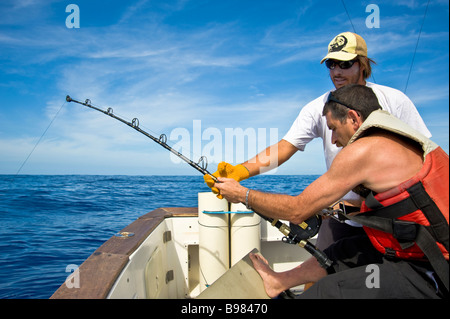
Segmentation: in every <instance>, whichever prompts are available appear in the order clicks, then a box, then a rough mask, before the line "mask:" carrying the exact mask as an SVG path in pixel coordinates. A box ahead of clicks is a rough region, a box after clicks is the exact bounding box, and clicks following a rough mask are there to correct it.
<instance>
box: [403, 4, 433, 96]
mask: <svg viewBox="0 0 450 319" xmlns="http://www.w3.org/2000/svg"><path fill="white" fill-rule="evenodd" d="M429 4H430V0H428V2H427V7H426V8H425V14H424V15H423V19H422V25H421V26H420V31H419V36H418V37H417V42H416V48H415V50H414V55H413V58H412V61H411V66H410V68H409V73H408V78H407V80H406V86H405V90H404V91H403V93H406V89H407V88H408V83H409V78H410V76H411V72H412V68H413V65H414V60H415V58H416V52H417V48H418V47H419V40H420V35H421V34H422V28H423V25H424V23H425V17H426V16H427V12H428V5H429Z"/></svg>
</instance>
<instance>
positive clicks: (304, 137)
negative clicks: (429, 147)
mask: <svg viewBox="0 0 450 319" xmlns="http://www.w3.org/2000/svg"><path fill="white" fill-rule="evenodd" d="M366 86H368V87H370V88H371V89H372V90H373V92H374V93H375V95H376V96H377V98H378V102H379V103H380V105H381V107H382V109H383V110H386V111H388V112H389V113H391V114H392V115H394V116H396V117H397V118H399V119H400V120H402V121H403V122H405V123H407V124H409V125H410V126H411V127H413V128H414V129H416V130H417V131H419V132H420V133H422V134H423V135H425V136H426V137H428V138H430V137H431V133H430V131H428V129H427V127H426V125H425V123H424V121H423V120H422V118H421V117H420V115H419V112H418V111H417V109H416V107H415V106H414V104H413V103H412V102H411V100H410V99H409V98H408V97H407V96H406V95H405V94H403V93H402V92H400V91H399V90H396V89H393V88H390V87H387V86H383V85H378V84H374V83H370V82H366ZM329 93H330V92H327V93H325V94H323V95H322V96H319V97H318V98H317V99H315V100H313V101H311V102H310V103H308V104H306V105H305V106H304V107H303V108H302V109H301V111H300V113H299V115H298V116H297V118H296V119H295V121H294V123H293V124H292V126H291V128H290V129H289V131H288V132H287V134H286V135H285V136H284V137H283V139H284V140H286V141H288V142H289V143H291V144H292V145H294V146H295V147H297V148H298V149H299V150H300V151H304V150H305V146H306V144H308V143H309V142H310V141H311V140H312V139H314V138H317V137H321V138H322V141H323V151H324V154H325V162H326V165H327V169H329V168H330V166H331V163H332V162H333V160H334V158H335V157H336V155H337V153H338V152H339V151H340V150H341V149H342V148H341V147H337V146H336V145H334V144H331V130H330V129H328V126H327V121H326V119H325V117H324V116H322V111H323V107H324V105H325V103H326V101H327V99H328V94H329ZM357 198H359V196H358V195H356V194H355V193H352V192H350V193H349V194H347V195H346V196H345V197H344V199H357Z"/></svg>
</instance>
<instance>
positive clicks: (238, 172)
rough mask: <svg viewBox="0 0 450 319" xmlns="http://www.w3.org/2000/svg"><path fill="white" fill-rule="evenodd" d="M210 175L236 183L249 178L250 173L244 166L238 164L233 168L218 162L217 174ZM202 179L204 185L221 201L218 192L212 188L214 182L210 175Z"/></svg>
mask: <svg viewBox="0 0 450 319" xmlns="http://www.w3.org/2000/svg"><path fill="white" fill-rule="evenodd" d="M212 175H213V176H214V177H228V178H232V179H234V180H235V181H238V182H240V181H243V180H244V179H247V178H249V177H250V173H249V171H248V169H247V167H245V166H244V165H241V164H238V165H236V166H233V165H231V164H228V163H226V162H220V163H219V165H217V172H215V173H214V174H212ZM203 179H204V180H205V182H206V185H208V187H210V188H211V190H212V192H213V193H214V194H218V195H217V197H218V198H220V199H222V198H223V196H222V195H220V194H219V190H218V189H217V188H216V187H213V186H214V183H215V182H214V180H213V179H212V177H211V176H210V175H204V176H203Z"/></svg>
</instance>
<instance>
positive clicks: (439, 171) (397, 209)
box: [349, 111, 449, 286]
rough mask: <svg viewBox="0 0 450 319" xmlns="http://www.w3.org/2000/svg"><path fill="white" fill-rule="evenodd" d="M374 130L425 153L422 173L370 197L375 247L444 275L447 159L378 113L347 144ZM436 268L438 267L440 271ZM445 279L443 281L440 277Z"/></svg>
mask: <svg viewBox="0 0 450 319" xmlns="http://www.w3.org/2000/svg"><path fill="white" fill-rule="evenodd" d="M371 128H378V129H384V130H387V131H390V132H393V133H396V134H399V135H402V136H404V137H407V138H410V139H412V140H413V141H415V142H417V143H419V144H420V145H421V146H422V149H423V151H424V156H423V157H424V163H423V166H422V168H421V170H420V171H419V172H418V173H417V174H416V175H415V176H413V177H412V178H410V179H409V180H407V181H405V182H403V183H401V184H400V185H398V186H397V187H394V188H392V189H390V190H387V191H385V192H382V193H378V194H376V195H374V194H373V193H372V192H371V193H369V195H368V196H367V197H366V199H365V201H364V202H363V204H362V206H361V213H362V214H358V215H357V216H354V217H351V218H350V219H352V220H354V221H356V222H359V223H361V224H362V225H363V226H364V230H365V231H366V233H367V235H368V236H369V238H370V240H371V242H372V244H373V245H374V247H375V248H376V249H377V250H378V251H380V252H381V253H383V254H385V255H386V256H391V257H396V258H402V259H415V260H423V259H426V260H429V261H430V263H431V265H432V266H433V268H434V269H435V271H436V272H437V273H438V275H439V273H441V274H444V275H445V274H446V275H445V276H446V278H447V279H442V280H443V281H444V283H445V280H446V281H447V283H446V285H447V286H448V272H449V271H448V259H449V253H448V250H449V228H448V227H449V157H448V155H447V154H446V153H445V152H444V151H443V150H442V148H440V147H439V146H438V145H436V144H435V143H433V142H432V141H431V140H429V139H428V138H426V137H425V136H423V135H421V134H420V133H418V132H416V131H415V130H413V129H412V128H411V127H409V126H408V125H406V124H404V123H403V122H401V121H400V120H398V119H397V118H395V117H393V116H392V115H390V114H388V113H387V112H384V111H375V112H373V113H372V114H371V115H370V116H369V118H368V119H367V120H366V121H365V122H364V123H363V125H362V126H361V128H360V129H359V130H358V131H357V132H356V133H355V135H354V136H353V137H352V139H351V140H350V142H349V143H352V142H354V141H355V140H356V139H358V138H360V137H362V136H364V135H367V133H368V130H369V129H371ZM436 268H440V270H439V271H438V270H437V269H436ZM440 277H441V276H440Z"/></svg>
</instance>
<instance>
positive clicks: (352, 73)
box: [320, 32, 374, 89]
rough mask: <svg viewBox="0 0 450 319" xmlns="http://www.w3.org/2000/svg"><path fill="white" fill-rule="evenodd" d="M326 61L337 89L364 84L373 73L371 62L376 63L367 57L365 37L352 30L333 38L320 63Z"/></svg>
mask: <svg viewBox="0 0 450 319" xmlns="http://www.w3.org/2000/svg"><path fill="white" fill-rule="evenodd" d="M324 61H326V62H325V64H326V66H327V67H328V69H329V70H330V78H331V80H332V81H333V84H334V86H335V87H336V88H337V89H338V88H341V87H343V86H344V85H347V84H361V85H364V84H365V83H366V81H365V80H366V79H367V78H368V77H370V74H371V73H372V67H371V65H370V63H374V61H373V60H371V59H369V58H368V57H367V46H366V42H365V41H364V39H363V38H362V37H361V36H359V35H358V34H356V33H352V32H344V33H341V34H339V35H337V36H336V37H335V38H334V39H333V40H331V42H330V44H329V45H328V54H327V55H326V56H325V57H324V58H323V59H322V60H321V61H320V63H323V62H324Z"/></svg>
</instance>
